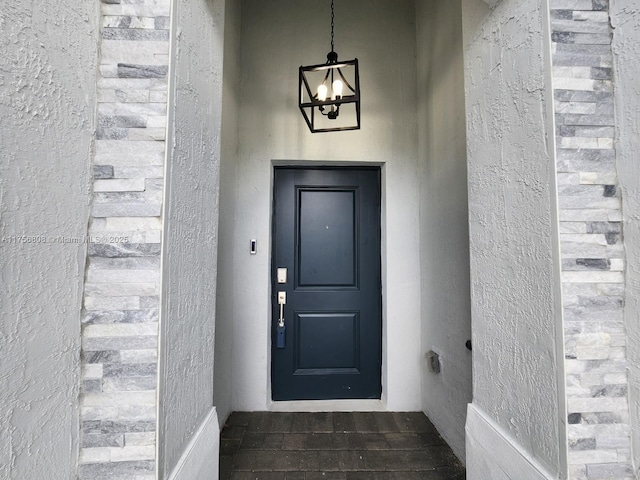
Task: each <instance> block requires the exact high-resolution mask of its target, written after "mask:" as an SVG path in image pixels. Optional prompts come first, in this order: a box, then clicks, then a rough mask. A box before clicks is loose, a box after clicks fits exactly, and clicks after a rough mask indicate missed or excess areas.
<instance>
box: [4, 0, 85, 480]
mask: <svg viewBox="0 0 640 480" xmlns="http://www.w3.org/2000/svg"><path fill="white" fill-rule="evenodd" d="M97 19H98V14H97V5H96V4H95V3H94V2H80V3H78V2H76V1H67V0H62V1H60V2H55V3H51V2H44V3H43V2H36V1H27V0H22V1H18V2H2V3H1V4H0V50H1V51H2V55H0V257H1V258H2V263H1V267H0V268H1V274H2V288H3V292H2V296H1V298H2V305H1V314H2V320H1V323H0V352H2V353H1V357H2V360H1V361H0V385H2V387H1V388H0V392H1V393H0V432H2V434H1V435H0V478H3V479H32V478H33V479H35V478H47V479H69V478H73V477H74V475H75V469H76V462H77V457H78V394H79V391H78V385H79V379H80V310H81V302H82V284H83V278H84V266H85V255H86V248H87V244H86V243H85V235H86V232H87V224H88V218H89V198H90V196H89V193H90V162H91V154H92V140H93V133H94V127H95V121H94V99H95V90H96V86H95V84H96V70H97V66H96V63H97V31H98V25H97ZM63 239H66V240H67V241H68V242H69V243H65V241H64V240H63Z"/></svg>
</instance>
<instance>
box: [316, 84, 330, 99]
mask: <svg viewBox="0 0 640 480" xmlns="http://www.w3.org/2000/svg"><path fill="white" fill-rule="evenodd" d="M327 91H328V89H327V86H326V85H325V84H324V83H323V84H321V85H318V100H320V101H321V102H324V101H325V100H326V99H327Z"/></svg>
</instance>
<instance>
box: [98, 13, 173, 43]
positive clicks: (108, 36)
mask: <svg viewBox="0 0 640 480" xmlns="http://www.w3.org/2000/svg"><path fill="white" fill-rule="evenodd" d="M130 18H131V17H130ZM102 38H103V40H135V41H154V42H161V41H169V32H168V30H147V29H140V28H110V27H107V28H103V29H102Z"/></svg>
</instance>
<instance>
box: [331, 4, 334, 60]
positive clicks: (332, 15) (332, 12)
mask: <svg viewBox="0 0 640 480" xmlns="http://www.w3.org/2000/svg"><path fill="white" fill-rule="evenodd" d="M333 17H334V11H333V0H331V51H332V52H334V51H335V50H334V49H333Z"/></svg>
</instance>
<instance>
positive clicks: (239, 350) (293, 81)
mask: <svg viewBox="0 0 640 480" xmlns="http://www.w3.org/2000/svg"><path fill="white" fill-rule="evenodd" d="M329 20H330V8H329V3H328V2H327V3H324V2H318V1H315V0H277V1H273V2H269V7H268V8H265V4H264V2H261V1H257V0H247V1H246V2H245V3H244V10H243V19H242V42H241V48H242V64H241V68H242V83H241V93H240V95H241V102H240V117H239V121H240V124H239V125H240V128H239V150H238V164H237V170H236V172H237V177H236V178H237V183H236V187H237V191H236V194H235V198H236V203H235V208H236V210H235V212H234V216H233V218H230V217H227V216H226V215H225V217H224V218H223V219H222V223H221V231H222V230H224V231H226V230H229V229H230V230H232V231H233V232H234V233H233V242H232V243H233V246H232V250H230V251H227V252H221V255H224V256H227V255H231V256H232V264H233V267H234V277H233V279H232V283H227V282H225V283H222V282H221V283H219V285H218V288H219V295H221V296H225V297H229V298H231V299H232V301H231V302H229V303H227V304H226V305H227V307H226V308H225V309H224V310H222V309H221V310H219V312H218V315H219V316H222V317H225V318H229V319H232V322H233V361H232V364H231V365H230V366H229V368H233V379H234V387H233V396H234V397H233V407H234V408H235V409H237V410H264V409H266V408H268V404H269V401H270V391H269V388H270V385H269V383H270V338H269V325H270V322H271V318H270V262H271V258H270V231H271V224H270V222H271V176H272V174H271V172H272V161H274V160H277V161H285V162H291V163H296V162H300V161H318V162H330V161H342V162H345V161H348V162H367V163H376V164H383V165H384V168H383V172H382V175H383V190H384V194H383V195H384V200H383V202H384V205H383V212H382V215H383V232H382V237H383V255H382V262H383V275H384V277H383V278H384V279H385V280H384V287H383V288H384V307H383V308H384V334H383V335H384V340H383V342H384V345H383V349H384V352H383V356H384V358H383V362H384V371H383V390H384V393H383V395H384V396H385V400H386V402H387V407H388V408H389V409H393V410H420V409H421V400H420V370H421V368H423V366H424V364H423V361H422V355H421V352H420V335H419V332H420V326H419V325H420V288H419V285H420V280H419V279H420V264H419V262H418V260H417V259H418V252H419V249H420V245H419V243H418V230H419V229H418V220H419V215H418V198H419V197H418V177H417V130H416V107H415V105H416V77H415V75H416V73H415V36H414V35H415V11H414V3H413V1H394V2H389V1H384V0H368V1H364V0H354V1H350V2H339V3H338V4H337V5H336V37H335V40H336V51H337V52H338V54H339V55H340V58H343V59H349V58H353V57H356V56H357V57H358V58H359V60H360V68H361V89H362V97H363V101H362V130H359V131H354V132H340V133H333V134H311V133H310V132H309V131H308V129H307V127H306V124H305V123H304V120H303V118H302V116H301V114H300V112H299V110H298V107H297V92H298V85H297V81H298V67H299V66H300V65H303V64H313V63H322V62H324V60H325V59H326V54H327V52H328V50H329V49H330V36H329V35H330V30H329V26H330V22H329ZM222 181H223V182H226V179H225V178H223V179H222ZM252 238H255V239H257V241H258V254H257V255H255V256H251V255H250V254H249V240H250V239H252Z"/></svg>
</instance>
